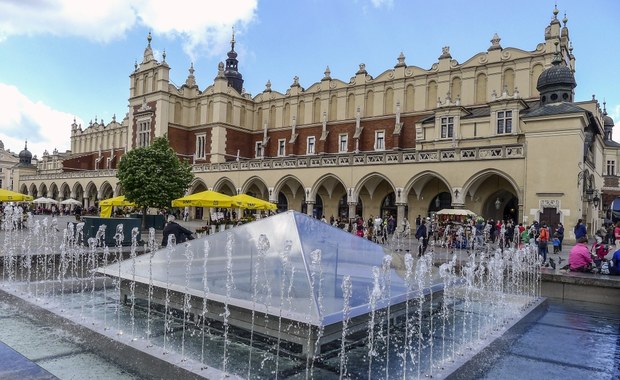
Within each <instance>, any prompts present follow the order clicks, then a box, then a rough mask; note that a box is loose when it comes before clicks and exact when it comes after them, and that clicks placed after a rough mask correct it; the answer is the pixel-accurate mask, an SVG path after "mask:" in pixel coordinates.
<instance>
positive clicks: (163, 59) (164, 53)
mask: <svg viewBox="0 0 620 380" xmlns="http://www.w3.org/2000/svg"><path fill="white" fill-rule="evenodd" d="M161 58H162V62H166V49H164V52H163V53H161Z"/></svg>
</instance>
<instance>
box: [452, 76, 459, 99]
mask: <svg viewBox="0 0 620 380" xmlns="http://www.w3.org/2000/svg"><path fill="white" fill-rule="evenodd" d="M460 97H461V78H459V77H456V78H453V79H452V84H451V85H450V98H451V99H452V101H455V100H456V99H457V98H460Z"/></svg>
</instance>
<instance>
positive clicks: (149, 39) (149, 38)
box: [146, 31, 153, 46]
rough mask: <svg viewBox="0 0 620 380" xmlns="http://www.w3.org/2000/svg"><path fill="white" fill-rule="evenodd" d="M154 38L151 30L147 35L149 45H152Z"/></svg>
mask: <svg viewBox="0 0 620 380" xmlns="http://www.w3.org/2000/svg"><path fill="white" fill-rule="evenodd" d="M152 39H153V36H151V32H150V31H149V35H148V36H147V37H146V40H147V41H148V42H149V46H151V40H152Z"/></svg>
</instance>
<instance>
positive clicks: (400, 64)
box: [394, 51, 407, 68]
mask: <svg viewBox="0 0 620 380" xmlns="http://www.w3.org/2000/svg"><path fill="white" fill-rule="evenodd" d="M396 60H397V63H396V66H394V68H396V67H405V66H407V64H406V63H405V55H404V54H403V52H402V51H401V52H400V55H399V56H398V58H397V59H396Z"/></svg>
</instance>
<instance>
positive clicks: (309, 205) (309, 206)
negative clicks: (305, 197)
mask: <svg viewBox="0 0 620 380" xmlns="http://www.w3.org/2000/svg"><path fill="white" fill-rule="evenodd" d="M313 211H314V201H306V214H307V215H309V216H312V212H313Z"/></svg>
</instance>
